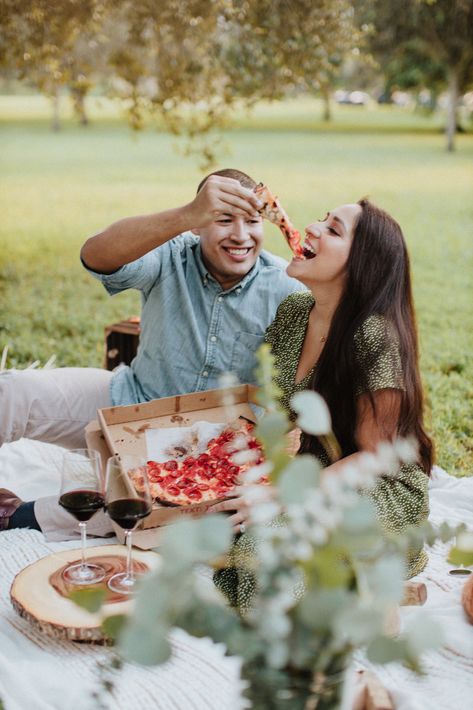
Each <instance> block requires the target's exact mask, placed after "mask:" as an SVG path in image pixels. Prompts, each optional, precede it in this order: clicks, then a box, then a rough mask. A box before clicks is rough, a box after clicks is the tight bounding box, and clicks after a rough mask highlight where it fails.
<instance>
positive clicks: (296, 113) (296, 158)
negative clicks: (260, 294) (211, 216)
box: [0, 99, 473, 475]
mask: <svg viewBox="0 0 473 710" xmlns="http://www.w3.org/2000/svg"><path fill="white" fill-rule="evenodd" d="M3 101H4V100H3V99H0V122H1V133H0V150H1V156H2V158H1V162H2V191H1V197H0V210H1V214H2V220H1V223H0V299H1V304H2V307H1V312H0V351H1V349H2V348H3V347H4V345H6V344H8V345H9V357H8V364H9V365H10V366H20V367H23V366H25V365H27V364H28V363H29V362H32V361H34V360H36V359H40V360H42V361H43V362H45V361H46V360H47V359H48V358H49V357H50V356H51V355H52V354H56V356H57V363H58V365H76V366H77V365H87V366H101V364H102V361H103V328H104V326H105V325H106V324H108V323H111V322H114V321H116V320H121V319H122V318H123V317H127V316H129V315H131V314H135V313H138V312H139V297H138V295H137V294H136V293H127V294H122V295H120V296H117V297H115V298H113V299H109V298H108V297H107V295H106V294H105V292H104V290H103V289H102V287H101V286H100V284H98V283H96V282H95V281H93V280H92V279H91V278H90V277H89V276H88V275H87V273H86V272H85V271H84V270H83V269H82V267H81V265H80V262H79V256H78V254H79V249H80V246H81V244H82V243H83V242H84V240H85V239H86V238H87V237H88V236H90V235H91V234H93V233H95V232H96V231H97V230H99V229H101V228H102V227H104V226H106V225H107V224H110V223H111V222H112V221H114V220H117V219H119V218H121V217H123V216H125V215H130V214H138V213H144V212H150V211H154V210H160V209H164V208H166V207H170V206H176V205H179V204H182V203H184V202H186V201H189V200H190V199H191V197H192V195H193V193H194V191H195V186H196V184H197V182H198V181H199V180H200V178H201V174H200V173H199V172H198V170H197V168H196V167H195V164H194V163H193V162H192V161H190V160H185V159H184V158H182V156H180V155H179V154H178V153H176V152H175V151H174V149H173V146H174V142H173V141H174V139H172V138H170V137H169V136H168V135H166V134H163V133H155V132H151V131H148V132H145V133H143V134H142V135H139V136H138V137H136V136H132V135H131V134H130V132H129V130H128V129H127V128H126V126H124V125H123V124H121V123H119V122H118V121H117V120H115V119H114V118H113V116H111V115H110V114H109V115H108V117H107V119H106V120H104V121H103V122H101V121H99V120H96V122H95V124H94V125H93V126H92V127H90V128H88V129H81V128H79V127H77V126H75V125H72V124H71V123H68V122H67V121H66V123H65V126H64V129H63V131H62V132H60V133H59V134H52V133H50V131H49V129H48V120H47V116H46V115H45V116H44V117H36V116H34V115H32V116H31V117H28V114H26V115H25V114H23V116H22V118H21V120H15V112H14V111H11V110H10V113H9V114H8V117H4V118H3V120H2V115H1V111H2V106H3V105H4V103H3ZM345 108H346V110H345ZM320 111H321V107H320V105H319V104H318V103H317V102H315V101H314V102H309V101H304V102H290V103H289V104H287V105H286V104H284V105H280V104H276V105H274V106H273V107H262V108H261V109H260V110H258V111H257V112H256V114H255V118H254V119H253V120H252V119H248V118H245V117H242V119H241V120H240V123H239V127H237V128H236V129H235V130H233V131H229V132H228V133H227V134H226V135H225V140H226V142H227V144H228V145H229V147H230V148H231V153H230V154H229V155H227V156H226V157H225V159H224V160H222V161H221V163H222V165H235V166H237V167H240V168H241V169H243V170H246V171H247V172H249V173H252V174H254V176H255V177H256V178H258V179H261V180H264V181H266V182H267V183H268V184H269V185H270V186H271V188H272V189H273V190H274V191H275V192H276V194H279V196H280V197H281V198H282V199H283V201H284V204H285V205H286V207H287V210H288V212H289V214H290V215H291V216H292V218H293V220H294V221H295V223H296V224H297V225H298V226H300V227H303V226H304V225H306V224H308V223H310V221H312V220H314V219H315V218H319V217H322V216H323V215H324V214H325V212H326V211H327V209H330V208H331V207H333V206H335V205H337V204H341V203H343V202H349V201H353V200H356V199H358V198H359V197H361V196H363V195H369V196H370V197H371V198H372V199H373V200H374V201H375V202H377V203H378V204H379V205H380V206H382V207H384V208H386V209H387V210H388V211H390V212H391V213H392V214H393V215H394V216H395V217H396V218H397V219H398V220H399V222H400V224H401V225H402V227H403V229H404V232H405V234H406V238H407V241H408V244H409V249H410V253H411V259H412V266H413V274H414V288H415V298H416V304H417V312H418V320H419V329H420V335H421V365H422V373H423V378H424V382H425V384H426V390H427V400H428V405H429V409H430V410H431V429H432V431H433V432H434V437H435V440H436V444H437V450H438V462H439V463H440V465H442V466H443V467H444V468H446V469H447V470H448V471H449V472H451V473H454V474H456V475H470V474H471V473H472V471H473V465H472V464H473V424H472V422H473V411H472V409H473V405H472V402H473V363H472V358H471V353H472V352H473V322H472V321H473V314H472V310H473V309H472V307H471V296H472V293H473V290H472V274H473V268H472V261H473V259H472V254H473V247H472V239H471V235H472V233H473V207H472V201H471V191H472V185H473V167H472V166H473V161H472V158H473V136H471V135H465V136H459V138H458V151H457V153H455V154H453V155H447V154H445V152H444V150H443V138H442V136H441V135H440V134H439V133H437V130H436V126H435V125H433V124H431V123H430V124H429V123H428V122H427V121H426V119H421V118H418V119H417V118H416V117H413V116H411V115H407V114H405V113H404V114H398V113H396V111H395V110H393V111H392V112H390V111H389V110H386V109H385V108H383V109H377V108H374V107H369V108H367V109H363V108H360V109H358V108H356V109H354V108H349V107H337V109H336V111H335V121H334V123H333V126H332V127H331V126H330V125H325V126H323V124H321V122H320ZM312 126H313V128H312ZM396 126H399V130H397V129H396ZM266 233H267V246H268V248H270V249H272V250H273V251H275V252H276V253H279V254H281V255H283V256H286V257H287V256H288V251H287V249H286V246H285V244H284V243H283V241H282V239H281V237H280V235H279V233H278V232H277V231H276V230H275V228H273V227H272V226H271V225H269V226H268V227H267V228H266Z"/></svg>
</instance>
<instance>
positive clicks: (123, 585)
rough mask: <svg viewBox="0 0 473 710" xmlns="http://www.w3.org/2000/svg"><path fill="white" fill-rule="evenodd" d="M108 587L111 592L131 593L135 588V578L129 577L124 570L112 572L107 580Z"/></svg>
mask: <svg viewBox="0 0 473 710" xmlns="http://www.w3.org/2000/svg"><path fill="white" fill-rule="evenodd" d="M107 585H108V588H109V589H111V590H112V592H118V593H119V594H133V592H134V591H135V589H136V580H135V579H134V578H133V577H129V576H128V575H127V573H126V572H120V573H119V574H114V575H113V577H110V579H109V580H108V583H107Z"/></svg>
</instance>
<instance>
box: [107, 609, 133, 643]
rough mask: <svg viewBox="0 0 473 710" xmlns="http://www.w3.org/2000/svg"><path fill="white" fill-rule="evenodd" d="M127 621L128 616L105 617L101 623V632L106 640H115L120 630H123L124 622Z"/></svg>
mask: <svg viewBox="0 0 473 710" xmlns="http://www.w3.org/2000/svg"><path fill="white" fill-rule="evenodd" d="M127 621H128V616H126V615H125V614H115V615H114V616H107V617H106V618H105V619H104V620H103V622H102V630H103V632H104V634H105V636H107V637H108V638H111V639H117V638H118V637H119V636H120V634H121V632H122V629H123V628H124V626H125V624H126V622H127Z"/></svg>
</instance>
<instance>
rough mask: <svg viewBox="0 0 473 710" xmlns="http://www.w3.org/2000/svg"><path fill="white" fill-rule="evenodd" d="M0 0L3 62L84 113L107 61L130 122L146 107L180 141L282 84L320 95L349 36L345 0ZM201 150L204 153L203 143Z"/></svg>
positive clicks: (208, 155)
mask: <svg viewBox="0 0 473 710" xmlns="http://www.w3.org/2000/svg"><path fill="white" fill-rule="evenodd" d="M0 2H1V7H2V15H3V17H4V19H3V24H4V28H5V35H4V37H5V40H4V43H3V44H2V45H1V47H0V60H2V61H3V64H4V66H12V65H13V66H15V68H16V69H17V71H18V72H19V75H20V77H23V78H28V80H30V81H33V82H34V83H35V85H36V86H37V87H38V88H39V89H40V90H41V91H43V92H45V93H47V94H48V95H51V96H57V95H58V89H59V88H60V87H62V86H69V87H70V88H71V89H72V93H73V96H74V97H75V102H76V106H77V108H78V110H79V113H81V114H82V119H83V121H85V120H86V118H85V115H84V109H83V105H84V104H83V99H84V96H85V94H86V92H87V91H88V90H89V88H90V87H91V85H92V84H93V82H94V80H95V77H96V75H97V74H98V73H99V70H101V71H102V72H103V71H105V65H106V66H107V67H108V69H109V70H110V69H111V70H112V71H113V72H114V73H115V75H116V77H117V78H119V79H120V82H115V83H114V87H115V90H116V91H117V92H118V93H119V95H120V96H121V97H122V98H125V99H127V100H128V102H129V105H130V118H131V122H132V125H133V126H134V127H136V128H139V127H140V126H141V124H142V121H143V116H144V114H145V112H146V111H147V110H153V111H154V112H156V113H158V114H159V115H160V116H161V117H162V118H163V119H164V121H165V123H166V125H167V127H168V128H169V129H170V130H171V131H173V132H174V133H177V134H185V135H187V136H189V137H191V138H195V137H196V136H199V135H200V136H205V135H207V134H208V133H209V132H210V130H211V129H214V128H218V127H220V126H222V125H223V124H224V123H225V122H226V121H227V120H228V118H229V116H230V114H231V111H232V109H233V108H234V107H235V105H236V104H238V105H241V103H243V104H246V105H248V106H251V105H252V104H253V103H255V102H256V101H258V100H260V99H271V100H274V99H279V98H282V97H283V96H284V94H285V92H286V91H288V90H297V91H306V92H310V93H314V92H320V91H322V93H323V94H325V95H328V87H329V86H330V82H331V81H332V80H333V76H334V73H335V72H336V71H337V67H338V66H339V65H340V64H341V61H342V58H343V56H344V55H345V53H347V52H349V51H350V49H351V48H352V47H353V46H354V45H355V44H356V43H357V40H358V36H359V33H358V32H356V31H355V28H354V23H353V9H352V6H351V3H350V2H349V1H348V0H317V2H314V1H313V0H293V2H291V3H288V2H287V0H272V1H271V0H140V2H139V3H135V4H132V3H131V2H129V1H128V0H118V1H115V0H84V1H82V0H64V1H63V2H61V3H59V4H56V3H53V2H51V0H33V1H32V2H27V1H26V0H0ZM112 28H115V29H114V32H115V34H116V32H117V28H118V31H119V33H120V42H118V43H117V42H113V41H110V36H109V32H110V31H111V30H112ZM92 47H94V48H95V50H96V51H95V54H94V52H92V51H91V48H92ZM97 48H98V52H97ZM97 63H98V64H99V66H97ZM204 155H205V159H206V160H207V162H210V161H211V160H212V158H213V155H212V151H211V149H210V148H209V146H208V145H207V147H206V148H204Z"/></svg>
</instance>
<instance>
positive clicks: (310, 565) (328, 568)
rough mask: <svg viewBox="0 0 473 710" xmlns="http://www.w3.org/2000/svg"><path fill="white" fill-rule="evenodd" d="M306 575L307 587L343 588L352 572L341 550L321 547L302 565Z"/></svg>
mask: <svg viewBox="0 0 473 710" xmlns="http://www.w3.org/2000/svg"><path fill="white" fill-rule="evenodd" d="M303 569H304V571H305V572H306V574H307V575H308V578H309V581H308V585H309V587H313V586H315V585H317V586H322V587H330V588H334V587H344V586H347V585H348V584H349V582H350V580H351V578H352V577H353V572H352V570H351V568H350V566H349V564H348V562H347V560H346V559H344V556H343V550H341V549H339V548H337V547H322V548H319V549H317V550H314V554H313V555H312V557H311V559H310V560H309V561H308V562H307V563H304V564H303Z"/></svg>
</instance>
